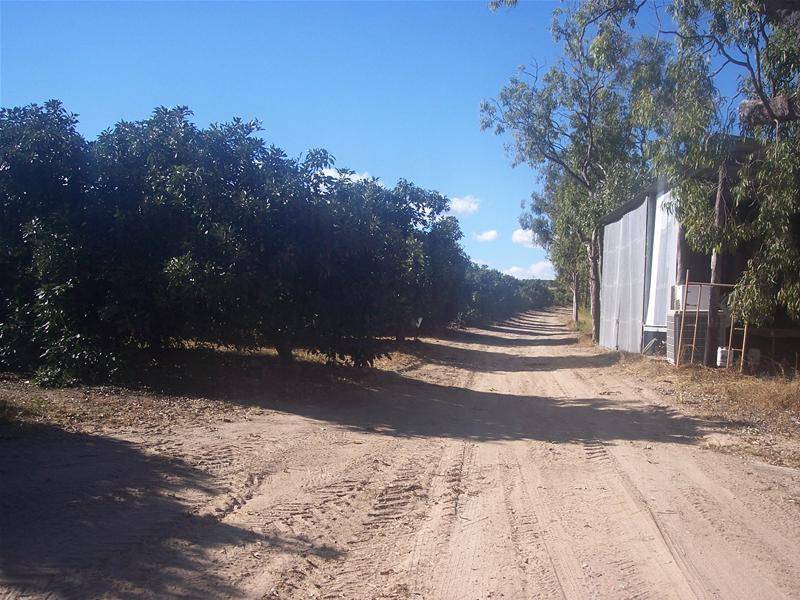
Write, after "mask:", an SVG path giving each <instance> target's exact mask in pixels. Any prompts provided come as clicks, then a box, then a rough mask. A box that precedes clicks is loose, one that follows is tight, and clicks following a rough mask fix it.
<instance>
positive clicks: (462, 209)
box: [450, 196, 481, 215]
mask: <svg viewBox="0 0 800 600" xmlns="http://www.w3.org/2000/svg"><path fill="white" fill-rule="evenodd" d="M480 202H481V201H480V200H478V199H477V198H475V197H474V196H462V197H456V198H451V199H450V212H451V213H453V214H454V215H471V214H472V213H474V212H477V211H478V205H479V204H480Z"/></svg>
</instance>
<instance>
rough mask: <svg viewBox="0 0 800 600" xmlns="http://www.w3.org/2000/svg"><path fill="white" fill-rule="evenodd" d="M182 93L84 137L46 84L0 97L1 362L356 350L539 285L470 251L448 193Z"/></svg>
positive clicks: (89, 367) (105, 373)
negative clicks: (300, 151)
mask: <svg viewBox="0 0 800 600" xmlns="http://www.w3.org/2000/svg"><path fill="white" fill-rule="evenodd" d="M191 114H192V113H191V112H190V111H189V110H188V109H187V108H185V107H179V108H169V109H168V108H157V109H156V110H155V111H154V112H153V114H152V116H151V117H150V118H149V119H146V120H143V121H139V122H125V121H122V122H119V123H117V124H116V125H115V126H113V127H111V128H110V129H107V130H106V131H104V132H103V133H102V134H101V135H100V136H99V137H98V138H97V139H96V140H93V141H88V140H86V139H84V137H82V136H81V135H80V134H79V133H78V131H77V128H76V127H77V123H78V122H77V118H76V116H75V115H73V114H71V113H70V112H68V111H67V110H66V109H65V108H64V107H63V106H62V104H61V103H60V102H58V101H50V102H47V103H45V104H44V105H29V106H25V107H19V108H9V109H3V110H2V111H0V370H16V371H23V372H29V373H32V374H34V376H35V378H36V379H37V380H38V381H39V382H41V383H44V384H63V383H69V382H71V381H78V380H107V379H108V378H109V377H111V376H113V374H114V373H115V372H116V371H119V370H120V369H124V368H126V366H128V365H130V364H131V361H132V357H134V356H139V357H141V356H142V355H144V356H154V355H157V354H158V353H159V352H161V351H162V350H164V349H165V348H168V347H170V346H177V345H181V344H185V343H187V342H191V343H195V344H207V345H226V346H233V347H236V348H242V349H248V348H259V347H263V346H272V347H274V348H276V349H277V351H278V354H279V356H280V357H281V358H282V359H283V360H284V361H289V360H291V358H292V351H293V350H294V349H296V348H303V349H306V350H309V351H312V352H318V353H321V354H323V355H325V356H327V357H328V358H330V359H331V360H344V361H347V362H351V363H353V364H355V365H366V364H370V363H371V362H372V360H374V358H375V357H376V356H377V355H378V354H380V352H381V348H382V347H385V345H381V344H380V343H379V340H380V338H385V337H392V338H394V337H397V338H402V337H403V336H405V335H406V334H408V333H411V332H412V331H413V330H414V328H415V325H416V323H417V322H418V319H419V318H422V327H423V328H424V329H431V328H438V327H443V326H447V325H448V324H451V323H454V322H461V323H468V324H469V323H479V322H485V321H493V320H498V319H502V318H504V317H507V316H509V315H511V314H513V313H515V312H518V311H520V310H524V309H527V308H532V307H538V306H543V305H545V304H547V303H549V301H550V295H549V289H548V288H547V286H546V285H545V284H544V283H543V282H540V281H527V282H524V281H518V280H516V279H514V278H512V277H510V276H508V275H504V274H501V273H499V272H497V271H493V270H489V269H486V268H482V267H477V266H475V265H473V264H472V263H471V262H470V261H469V259H468V258H467V256H466V255H465V253H464V252H463V250H462V248H461V247H460V245H459V239H460V238H461V236H462V234H461V231H460V229H459V226H458V222H457V221H456V219H455V218H454V217H452V216H448V212H447V211H448V199H447V198H446V197H445V196H443V195H442V194H439V193H437V192H434V191H429V190H426V189H422V188H420V187H417V186H415V185H414V184H412V183H410V182H408V181H405V180H400V181H399V182H398V183H397V185H396V186H394V187H393V188H388V187H386V186H384V185H383V184H382V183H381V182H380V181H378V180H377V179H362V178H359V177H355V176H354V175H353V173H352V172H350V171H346V170H340V171H337V170H334V169H333V168H332V166H333V159H332V157H331V155H330V154H329V153H328V152H326V151H324V150H312V151H309V152H308V153H307V154H306V155H305V156H304V157H302V158H300V159H292V158H289V157H287V156H286V154H285V153H284V152H283V151H281V150H280V149H279V148H277V147H275V146H270V145H267V144H266V143H265V142H264V141H263V138H262V137H261V136H260V135H259V130H260V128H259V125H258V123H255V122H245V121H242V120H240V119H234V120H232V121H231V122H229V123H224V124H213V125H211V126H209V127H207V128H199V127H198V126H196V125H195V124H193V123H192V121H191V120H190V117H191Z"/></svg>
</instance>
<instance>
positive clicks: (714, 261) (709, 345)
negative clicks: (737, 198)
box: [703, 163, 728, 367]
mask: <svg viewBox="0 0 800 600" xmlns="http://www.w3.org/2000/svg"><path fill="white" fill-rule="evenodd" d="M727 177H728V172H727V167H726V165H725V163H723V164H722V165H720V167H719V180H718V182H717V198H716V201H715V202H714V228H715V229H716V230H717V232H719V231H720V230H721V229H722V226H723V225H724V224H725V223H724V220H725V184H726V179H727ZM711 283H722V257H721V256H720V253H719V252H717V249H716V248H715V249H714V251H713V252H712V254H711ZM718 338H719V288H718V287H717V286H715V285H712V286H711V289H710V290H709V297H708V329H707V330H706V344H705V346H706V347H705V352H704V353H703V363H704V364H705V365H706V366H707V367H713V366H715V363H716V360H715V359H716V351H717V339H718Z"/></svg>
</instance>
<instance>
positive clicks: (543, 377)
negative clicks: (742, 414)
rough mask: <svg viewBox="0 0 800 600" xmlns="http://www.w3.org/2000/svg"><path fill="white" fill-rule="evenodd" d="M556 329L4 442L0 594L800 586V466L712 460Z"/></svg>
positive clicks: (480, 333) (528, 323) (728, 590)
mask: <svg viewBox="0 0 800 600" xmlns="http://www.w3.org/2000/svg"><path fill="white" fill-rule="evenodd" d="M563 319H564V316H563V314H562V313H559V312H557V311H554V312H541V313H530V314H526V315H521V316H519V317H517V318H515V319H513V320H511V321H509V322H508V323H505V324H503V325H499V326H494V327H489V328H486V329H481V330H477V329H474V330H468V331H462V332H457V333H454V334H453V335H451V336H448V338H447V340H444V339H424V340H422V342H421V343H419V344H416V345H414V348H415V352H414V354H415V356H417V357H418V358H417V360H414V361H411V362H409V363H408V364H406V365H405V366H404V367H403V368H401V369H399V370H397V371H384V372H380V373H378V374H375V375H374V376H372V377H369V378H367V379H365V380H364V381H363V382H362V383H361V384H359V385H355V384H352V383H351V384H347V383H342V384H341V386H338V387H337V386H333V387H331V388H330V397H325V398H321V399H320V398H315V399H303V398H292V397H287V398H286V399H285V400H284V401H281V402H279V403H277V404H275V405H274V406H271V407H270V410H269V411H268V412H266V413H265V414H260V415H258V416H256V417H253V418H251V419H248V420H233V421H232V422H229V423H219V424H217V425H215V426H213V427H210V426H208V425H205V426H199V425H198V426H195V427H190V428H186V429H182V430H180V431H178V432H173V433H169V434H164V433H146V432H142V431H135V432H134V431H129V432H126V431H121V432H115V433H114V434H113V435H111V434H110V435H89V434H69V433H64V432H57V431H53V432H51V433H49V434H48V433H44V434H39V435H33V436H29V437H23V438H20V439H17V440H8V441H4V440H0V560H2V563H0V598H14V599H16V598H54V599H55V598H101V597H107V598H172V597H185V598H267V599H269V598H281V599H282V598H287V599H289V598H295V599H305V598H364V599H373V598H375V599H377V598H413V599H423V598H424V599H431V600H439V599H441V600H450V599H453V600H467V599H475V600H483V599H488V598H492V599H496V598H509V599H517V598H520V599H521V598H569V599H573V598H575V599H582V598H613V599H617V598H742V599H748V600H749V599H761V598H765V599H772V598H798V597H800V580H799V577H798V574H800V518H798V517H800V471H797V470H793V469H788V468H782V467H774V466H770V465H767V464H765V463H761V462H758V461H757V460H755V459H751V458H742V457H737V456H733V455H730V454H723V453H720V452H717V451H715V450H713V449H712V448H710V447H709V444H708V436H707V433H708V428H707V425H706V424H704V423H703V422H700V421H698V420H695V419H692V418H689V417H687V416H684V415H682V414H680V413H678V412H677V411H675V410H673V409H670V408H669V407H668V406H666V405H665V404H664V403H663V402H662V401H661V400H660V399H659V397H658V396H657V395H656V393H655V392H653V391H651V390H650V389H647V388H643V387H642V386H641V385H638V384H636V383H634V382H632V381H629V380H627V379H625V378H624V377H623V376H621V375H620V374H619V371H618V369H616V368H615V367H614V366H613V365H612V364H611V362H612V361H611V360H610V359H609V357H610V356H611V355H609V354H604V353H601V352H599V351H597V350H594V349H592V348H587V347H581V346H578V345H576V344H575V339H574V335H573V334H570V333H569V332H568V331H566V329H565V328H564V326H563V325H562V324H561V323H562V321H563Z"/></svg>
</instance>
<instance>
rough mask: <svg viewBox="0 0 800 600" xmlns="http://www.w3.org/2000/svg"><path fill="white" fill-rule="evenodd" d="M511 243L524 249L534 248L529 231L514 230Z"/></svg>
mask: <svg viewBox="0 0 800 600" xmlns="http://www.w3.org/2000/svg"><path fill="white" fill-rule="evenodd" d="M511 241H512V242H514V243H515V244H519V245H521V246H525V247H526V248H536V244H534V243H533V232H532V231H531V230H530V229H515V230H514V233H512V234H511Z"/></svg>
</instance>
